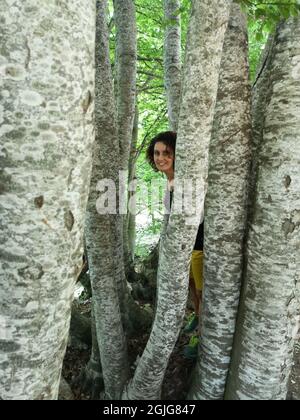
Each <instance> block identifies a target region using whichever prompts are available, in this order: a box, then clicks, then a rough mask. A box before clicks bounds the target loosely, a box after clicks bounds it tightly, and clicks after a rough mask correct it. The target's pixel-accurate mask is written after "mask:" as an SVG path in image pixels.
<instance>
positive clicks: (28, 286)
mask: <svg viewBox="0 0 300 420" xmlns="http://www.w3.org/2000/svg"><path fill="white" fill-rule="evenodd" d="M67 3H68V4H67ZM0 38H1V46H0V73H1V77H0V92H1V93H0V95H1V105H0V124H1V126H0V136H1V146H0V166H1V169H0V211H1V217H0V225H1V241H0V255H1V270H0V273H1V274H0V284H1V287H0V301H1V309H0V370H1V377H0V398H1V399H22V400H24V399H56V398H57V396H58V388H59V382H60V373H61V366H62V361H63V357H64V354H65V349H66V344H67V340H68V331H69V322H70V314H71V302H72V299H73V290H74V284H75V280H76V277H77V276H78V274H79V270H80V267H81V258H82V252H83V241H82V239H83V224H84V212H85V207H86V201H87V194H88V185H89V180H90V166H91V149H92V144H93V124H92V116H93V97H94V48H95V5H94V3H93V2H91V1H89V0H83V1H82V0H80V1H79V0H75V1H72V2H65V1H64V2H60V4H59V5H58V3H57V2H46V1H44V2H43V5H42V7H40V6H38V5H37V2H36V1H33V0H27V1H26V2H24V1H21V0H16V1H14V2H9V1H2V2H1V26H0Z"/></svg>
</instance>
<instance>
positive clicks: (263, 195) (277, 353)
mask: <svg viewBox="0 0 300 420" xmlns="http://www.w3.org/2000/svg"><path fill="white" fill-rule="evenodd" d="M299 38H300V19H299V18H297V19H296V18H294V19H290V20H288V21H287V22H283V23H282V24H280V25H279V27H278V29H277V32H276V35H275V38H274V42H273V45H272V48H271V50H270V54H269V59H268V60H267V63H266V66H265V69H264V70H263V72H262V75H261V77H262V78H264V77H265V74H267V76H268V78H267V80H266V83H267V86H268V89H267V90H262V91H259V90H258V91H257V92H256V95H258V96H260V95H264V96H265V97H266V101H265V109H264V112H263V114H262V118H263V121H264V124H263V130H258V131H257V132H255V133H256V134H257V133H258V134H261V137H260V147H259V148H258V152H257V153H258V156H257V186H256V191H255V202H254V203H253V207H254V211H253V212H252V214H251V219H250V229H249V237H248V243H247V271H246V279H245V286H244V289H243V295H242V300H241V307H240V311H239V319H238V328H237V333H236V340H235V347H234V353H233V359H232V366H231V371H230V376H229V380H228V385H227V390H226V399H263V400H265V399H266V400H279V399H285V398H286V394H287V387H288V379H289V377H290V373H291V367H292V361H293V349H294V344H295V338H296V335H297V332H298V329H299V319H300V318H299V308H300V296H299V272H300V260H299V257H300V254H299V247H300V240H299V238H300V235H299V228H300V210H299V209H300V179H299V162H300V149H299V144H300V138H299V133H300V117H299V106H300V99H299V98H300V65H299V63H300V55H299V54H300V52H299V47H298V46H299ZM265 72H267V73H265ZM259 103H261V101H259V100H257V99H256V100H255V104H259ZM256 112H257V109H256V108H255V109H254V115H255V114H256Z"/></svg>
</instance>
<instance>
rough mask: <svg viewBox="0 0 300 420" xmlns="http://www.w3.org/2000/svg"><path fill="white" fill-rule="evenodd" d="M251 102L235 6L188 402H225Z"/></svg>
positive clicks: (243, 27)
mask: <svg viewBox="0 0 300 420" xmlns="http://www.w3.org/2000/svg"><path fill="white" fill-rule="evenodd" d="M250 98H251V88H250V81H249V63H248V36H247V22H246V18H245V15H244V14H243V13H242V11H241V8H240V6H239V5H237V4H233V5H232V8H231V17H230V20H229V25H228V29H227V32H226V36H225V42H224V48H223V56H222V62H221V72H220V79H219V90H218V97H217V105H216V111H215V117H214V125H213V134H212V141H211V145H210V155H209V174H208V192H207V195H206V202H205V208H206V211H205V233H204V237H205V249H204V254H205V265H204V278H205V287H204V302H203V310H202V316H201V320H202V325H201V346H200V352H199V354H200V356H199V360H198V363H197V367H196V374H195V376H194V383H193V385H192V388H191V391H190V393H189V398H190V399H198V400H200V399H223V397H224V392H225V383H226V377H227V374H228V368H229V362H230V354H231V350H232V344H233V336H234V331H235V322H236V316H237V311H238V304H239V298H240V290H241V280H242V266H243V243H244V235H245V226H246V215H247V191H248V179H249V168H250V139H251V116H250Z"/></svg>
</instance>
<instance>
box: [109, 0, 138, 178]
mask: <svg viewBox="0 0 300 420" xmlns="http://www.w3.org/2000/svg"><path fill="white" fill-rule="evenodd" d="M113 3H114V19H115V26H116V67H117V71H116V79H117V83H116V87H117V89H116V99H117V130H118V139H119V147H120V163H121V169H123V170H124V171H127V170H128V162H129V154H130V145H131V140H132V130H133V121H134V115H135V101H136V63H137V29H136V16H135V6H134V1H133V0H113Z"/></svg>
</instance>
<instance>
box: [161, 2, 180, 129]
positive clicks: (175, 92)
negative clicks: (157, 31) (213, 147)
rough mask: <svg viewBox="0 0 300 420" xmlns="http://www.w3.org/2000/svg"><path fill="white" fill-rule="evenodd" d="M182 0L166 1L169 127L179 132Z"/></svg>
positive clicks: (165, 48)
mask: <svg viewBox="0 0 300 420" xmlns="http://www.w3.org/2000/svg"><path fill="white" fill-rule="evenodd" d="M180 3H181V2H180V0H164V16H165V20H166V23H167V27H166V31H165V43H164V70H165V88H166V94H167V103H168V116H169V126H170V129H171V130H173V131H177V128H178V118H179V109H180V91H181V25H180V14H179V11H180V5H181V4H180Z"/></svg>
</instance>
